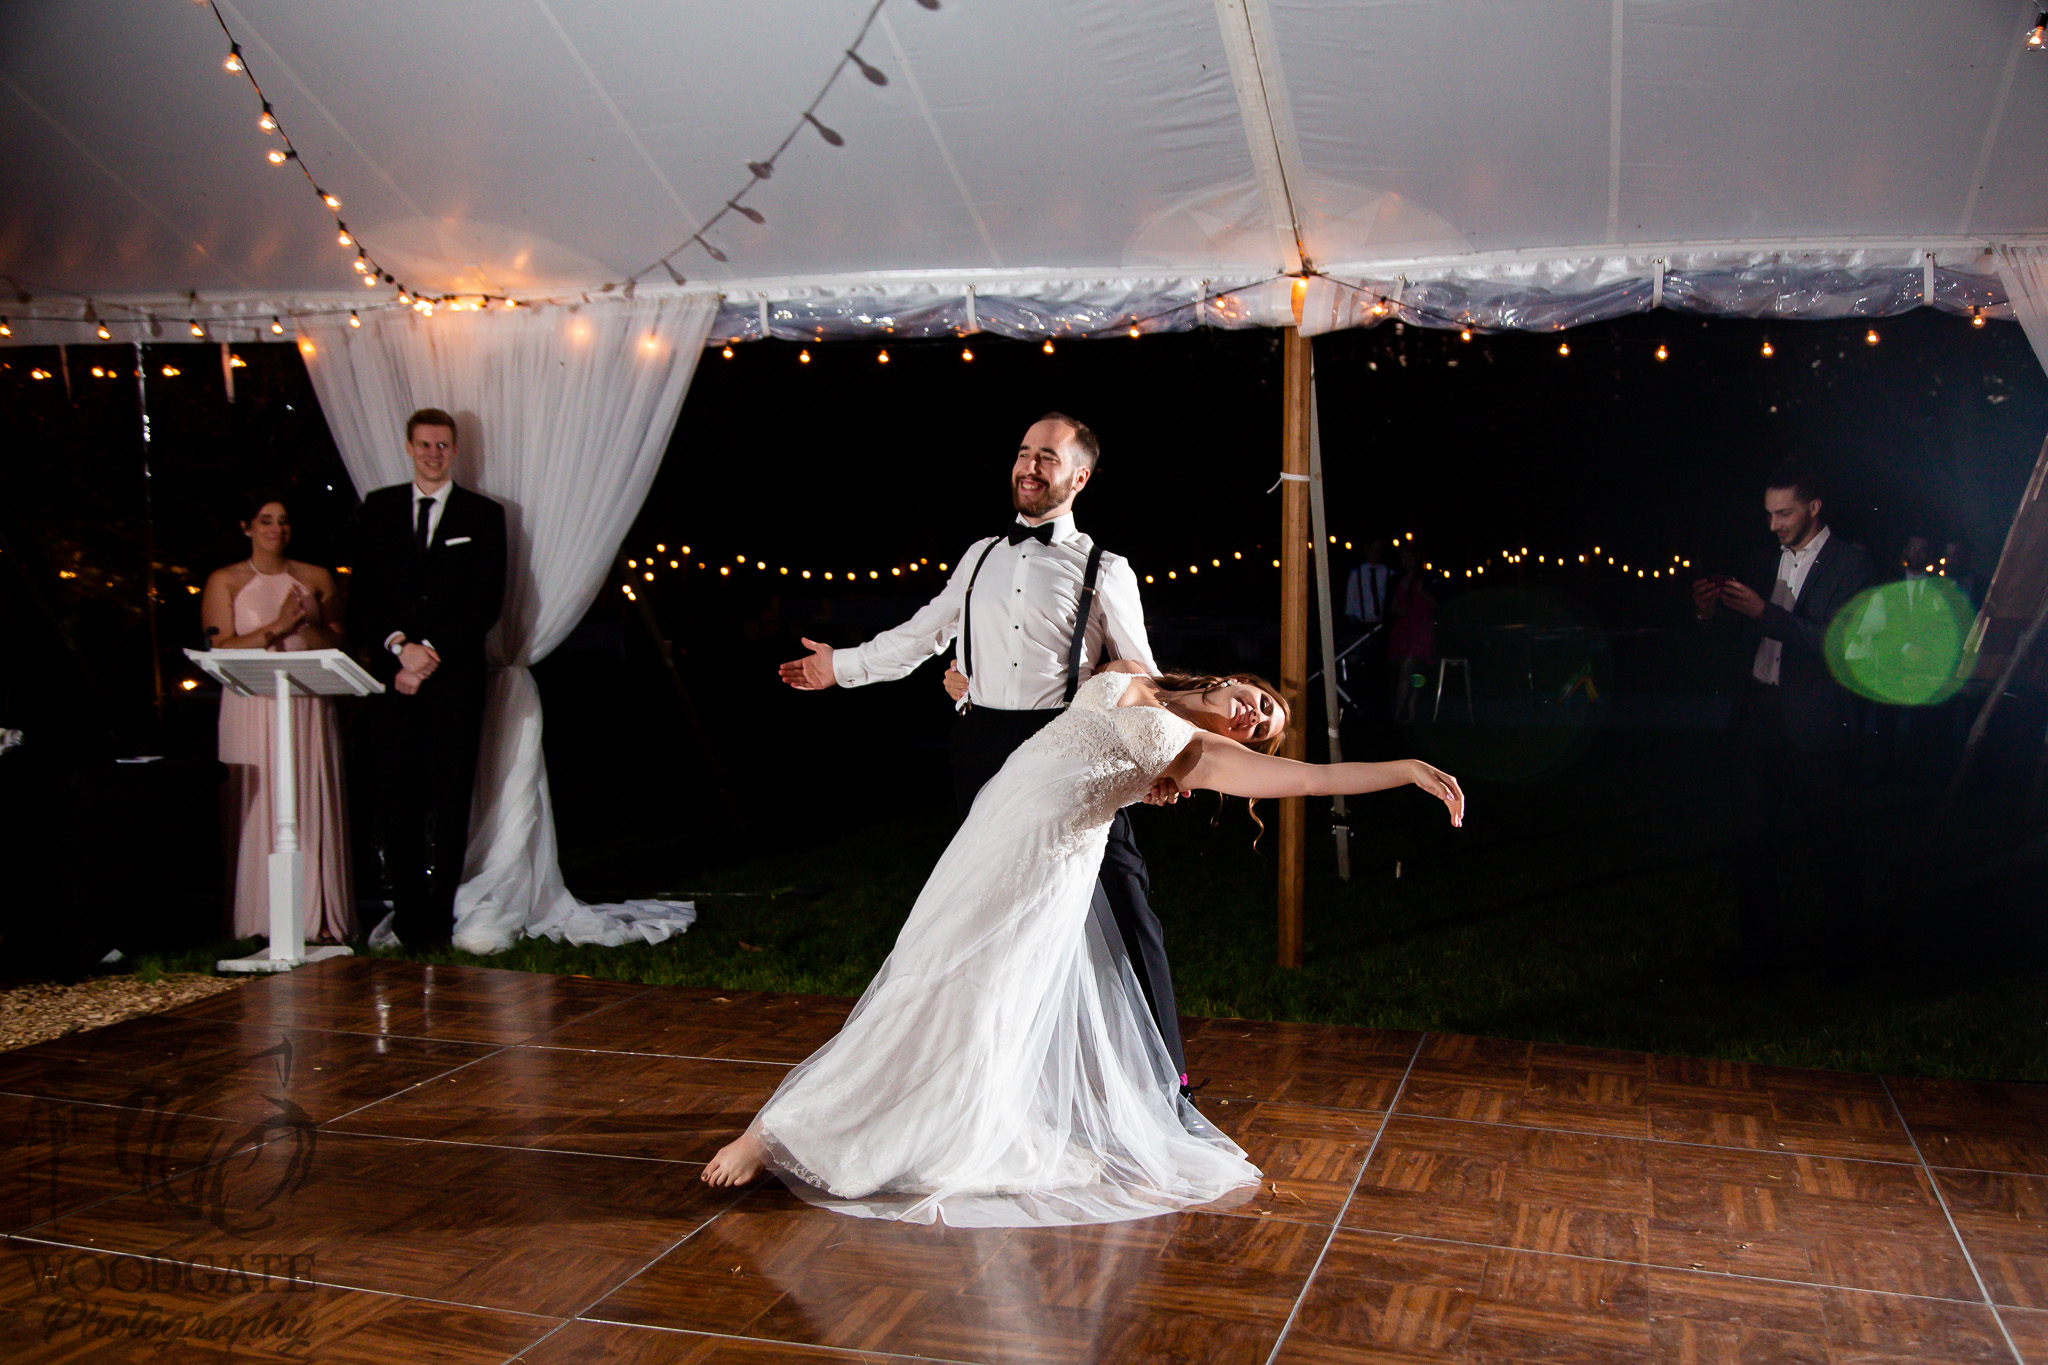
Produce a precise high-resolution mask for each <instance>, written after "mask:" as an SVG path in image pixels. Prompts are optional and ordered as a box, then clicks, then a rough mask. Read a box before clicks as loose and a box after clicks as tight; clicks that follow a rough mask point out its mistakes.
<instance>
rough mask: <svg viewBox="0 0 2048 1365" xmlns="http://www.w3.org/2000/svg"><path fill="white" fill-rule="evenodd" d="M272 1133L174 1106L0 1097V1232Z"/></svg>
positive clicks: (119, 1191) (210, 1158) (234, 1149)
mask: <svg viewBox="0 0 2048 1365" xmlns="http://www.w3.org/2000/svg"><path fill="white" fill-rule="evenodd" d="M269 1136H271V1134H270V1133H269V1132H268V1131H265V1130H263V1129H260V1128H252V1127H251V1126H250V1125H249V1124H246V1123H229V1122H226V1121H224V1120H221V1119H209V1118H200V1117H197V1116H194V1115H191V1114H185V1113H181V1112H179V1111H178V1110H177V1109H176V1108H175V1107H166V1108H161V1109H120V1108H114V1107H112V1106H109V1105H100V1104H76V1103H72V1102H70V1101H66V1100H51V1099H41V1098H29V1097H27V1096H21V1095H0V1233H7V1232H19V1231H21V1230H22V1229H24V1228H27V1227H30V1226H32V1225H34V1224H36V1223H41V1222H43V1221H45V1220H47V1219H51V1218H55V1217H58V1216H59V1215H61V1214H65V1213H69V1212H71V1211H72V1210H74V1209H78V1208H81V1207H83V1206H84V1205H86V1204H90V1203H93V1202H95V1201H97V1200H101V1199H106V1198H109V1197H111V1196H113V1195H117V1194H124V1193H126V1192H127V1191H129V1190H135V1189H140V1188H141V1187H142V1186H144V1185H148V1184H153V1183H155V1182H157V1181H160V1180H166V1179H169V1178H170V1177H172V1176H175V1175H179V1174H182V1173H183V1172H185V1171H189V1170H191V1169H193V1168H194V1167H195V1166H199V1165H202V1164H204V1163H206V1162H209V1161H214V1160H217V1159H222V1158H226V1157H229V1156H232V1155H234V1154H235V1153H237V1152H241V1151H244V1150H246V1149H247V1148H248V1147H249V1146H250V1145H252V1144H255V1143H259V1142H262V1141H264V1140H265V1139H266V1138H268V1137H269Z"/></svg>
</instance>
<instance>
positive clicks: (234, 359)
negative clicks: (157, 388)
mask: <svg viewBox="0 0 2048 1365" xmlns="http://www.w3.org/2000/svg"><path fill="white" fill-rule="evenodd" d="M228 368H229V369H231V370H246V369H248V368H249V362H248V361H246V360H244V359H242V357H241V356H239V355H236V354H235V353H234V352H232V351H230V352H229V353H228ZM342 572H343V573H347V572H348V570H346V569H344V570H342Z"/></svg>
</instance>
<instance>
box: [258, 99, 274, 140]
mask: <svg viewBox="0 0 2048 1365" xmlns="http://www.w3.org/2000/svg"><path fill="white" fill-rule="evenodd" d="M256 126H257V127H258V128H261V129H262V130H263V131H264V132H266V133H274V132H276V131H277V119H276V117H275V116H273V115H272V114H271V112H270V106H269V105H265V106H264V107H263V112H262V113H261V114H259V115H258V116H257V118H256Z"/></svg>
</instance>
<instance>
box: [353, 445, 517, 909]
mask: <svg viewBox="0 0 2048 1365" xmlns="http://www.w3.org/2000/svg"><path fill="white" fill-rule="evenodd" d="M405 445H406V454H407V455H408V456H410V457H411V459H412V467H413V477H412V482H410V483H403V484H395V485H393V486H392V487H389V488H379V489H377V490H376V491H374V492H372V493H371V494H370V495H369V496H368V497H366V498H364V499H363V505H362V508H361V511H360V513H359V514H358V521H357V535H356V544H355V551H354V562H353V569H354V572H353V573H352V575H351V576H350V584H349V586H350V603H349V606H350V617H351V630H350V638H351V639H353V640H355V641H357V642H359V643H360V645H361V646H362V648H363V650H364V660H363V662H364V663H365V665H366V666H367V667H368V668H369V670H370V672H371V673H372V675H374V676H375V677H376V678H377V680H378V681H379V682H382V683H383V684H384V685H385V687H386V689H387V690H386V691H385V692H384V694H383V695H382V696H379V697H377V698H375V699H374V701H373V703H372V715H371V720H372V722H373V728H374V733H373V735H372V736H371V750H372V753H373V755H374V758H373V762H374V765H375V782H374V784H373V788H374V790H375V791H376V793H377V802H378V806H379V813H380V815H381V817H382V822H383V826H384V856H385V860H386V867H387V870H388V871H389V873H390V877H391V891H392V899H393V903H394V908H395V911H396V914H395V916H394V919H393V922H392V932H394V933H395V934H397V935H398V937H399V940H400V941H401V942H403V943H404V944H405V945H406V946H408V947H412V948H432V947H439V946H443V945H445V944H447V942H448V941H449V938H450V936H451V935H452V933H453V931H454V924H455V889H456V887H457V886H458V885H460V884H461V881H462V863H463V855H464V853H465V851H466V849H467V846H468V842H469V805H470V794H471V790H472V788H474V787H475V785H476V759H477V740H478V736H479V734H480V732H481V730H482V727H483V714H484V637H485V635H486V634H488V633H489V631H490V629H491V627H492V626H493V625H495V624H496V623H497V620H498V612H499V610H500V608H501V607H502V606H503V604H504V600H505V509H504V508H503V507H501V506H499V505H498V504H497V503H496V502H494V501H493V500H491V499H490V498H487V497H485V496H484V495H483V494H481V493H472V492H471V491H470V490H468V489H466V488H462V487H459V486H458V485H457V484H456V483H455V481H454V466H455V458H456V441H455V419H454V418H453V417H451V416H449V415H448V414H447V413H445V412H443V411H441V410H440V409H439V408H421V409H420V410H419V411H418V412H416V413H414V414H413V415H412V416H411V417H409V418H407V419H406V423H405Z"/></svg>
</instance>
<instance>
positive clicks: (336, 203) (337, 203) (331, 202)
mask: <svg viewBox="0 0 2048 1365" xmlns="http://www.w3.org/2000/svg"><path fill="white" fill-rule="evenodd" d="M317 193H318V194H319V195H320V202H321V203H323V204H325V205H327V207H328V208H331V209H338V208H340V207H341V200H339V199H337V198H335V197H334V196H333V195H331V194H329V193H328V192H327V191H325V190H320V191H317Z"/></svg>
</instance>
